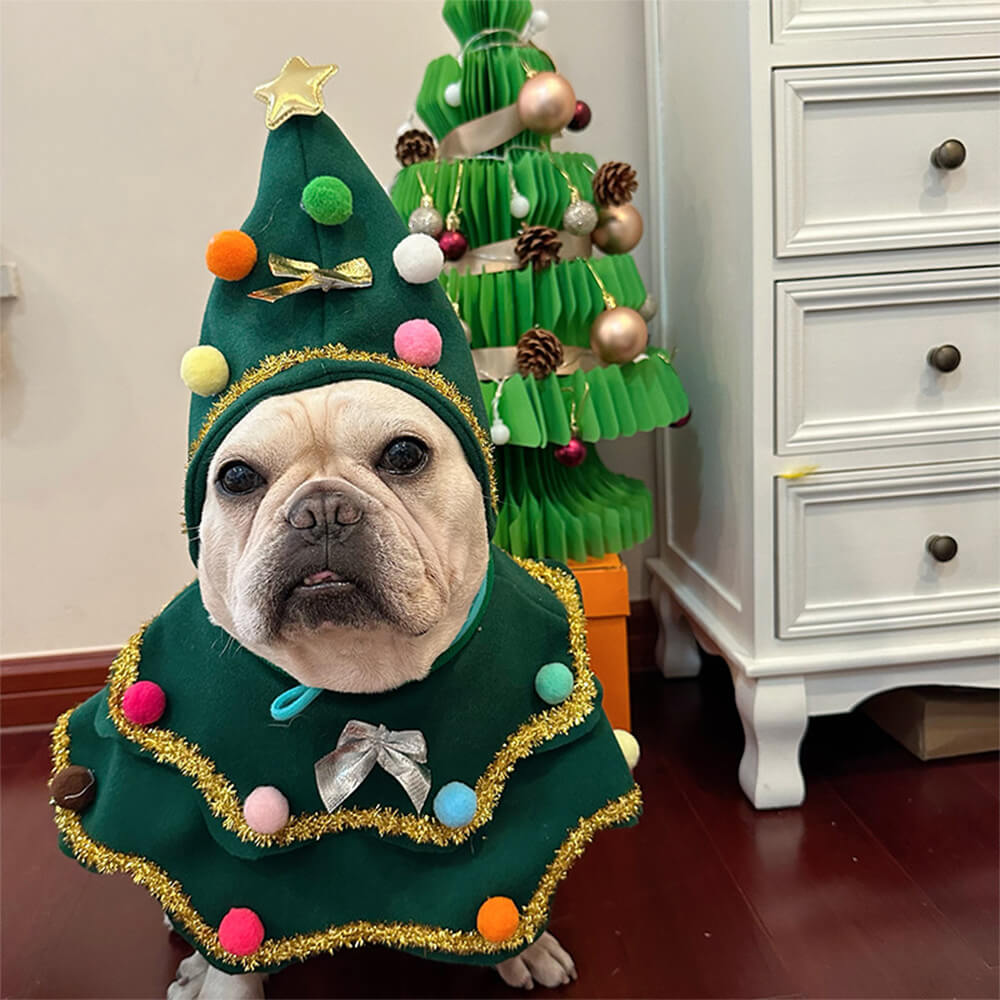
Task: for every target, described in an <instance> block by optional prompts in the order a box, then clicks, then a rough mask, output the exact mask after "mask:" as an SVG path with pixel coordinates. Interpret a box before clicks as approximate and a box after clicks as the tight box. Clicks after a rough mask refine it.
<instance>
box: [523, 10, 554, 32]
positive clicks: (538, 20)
mask: <svg viewBox="0 0 1000 1000" xmlns="http://www.w3.org/2000/svg"><path fill="white" fill-rule="evenodd" d="M548 26H549V15H548V14H547V13H546V12H545V11H544V10H536V11H535V12H534V14H532V15H531V17H530V18H529V19H528V31H529V32H530V34H531V35H537V34H538V33H539V32H540V31H544V30H545V29H546V28H547V27H548ZM529 37H530V35H529Z"/></svg>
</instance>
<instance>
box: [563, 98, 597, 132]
mask: <svg viewBox="0 0 1000 1000" xmlns="http://www.w3.org/2000/svg"><path fill="white" fill-rule="evenodd" d="M592 117H593V114H592V112H591V110H590V105H589V104H588V103H587V102H586V101H577V102H576V110H575V111H574V112H573V117H572V118H571V119H570V120H569V124H568V125H567V126H566V128H568V129H569V130H570V132H582V131H583V130H584V129H585V128H586V127H587V126H588V125H589V124H590V119H591V118H592Z"/></svg>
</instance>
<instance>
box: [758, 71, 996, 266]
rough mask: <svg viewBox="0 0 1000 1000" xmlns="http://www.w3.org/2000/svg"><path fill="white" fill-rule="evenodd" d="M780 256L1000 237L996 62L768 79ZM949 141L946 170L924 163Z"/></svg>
mask: <svg viewBox="0 0 1000 1000" xmlns="http://www.w3.org/2000/svg"><path fill="white" fill-rule="evenodd" d="M773 82H774V117H775V121H774V144H775V161H774V170H775V253H776V255H777V256H778V257H794V256H801V255H805V254H826V253H845V252H849V251H859V250H881V249H905V248H909V247H924V246H950V245H953V244H960V243H984V242H992V241H995V240H997V239H998V238H1000V181H998V178H1000V114H998V112H1000V59H960V60H951V61H946V62H910V63H884V64H873V65H857V66H820V67H812V68H803V69H780V70H775V71H774V77H773ZM948 139H958V140H959V141H960V142H961V143H962V144H963V145H964V147H965V151H966V155H965V160H964V162H963V163H962V164H961V166H958V167H955V168H953V169H951V170H947V169H943V168H940V167H936V166H934V165H933V164H932V162H931V154H932V153H933V152H934V150H936V149H937V148H938V147H939V146H940V145H941V144H942V143H943V142H945V140H948Z"/></svg>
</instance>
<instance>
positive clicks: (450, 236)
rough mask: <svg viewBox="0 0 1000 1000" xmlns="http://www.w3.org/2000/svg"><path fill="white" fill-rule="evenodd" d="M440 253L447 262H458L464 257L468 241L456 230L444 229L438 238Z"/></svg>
mask: <svg viewBox="0 0 1000 1000" xmlns="http://www.w3.org/2000/svg"><path fill="white" fill-rule="evenodd" d="M438 243H439V244H440V245H441V252H442V253H443V254H444V255H445V257H446V258H447V259H448V260H458V259H459V258H460V257H464V256H465V251H466V250H468V249H469V241H468V240H467V239H466V238H465V237H464V236H463V235H462V234H461V233H460V232H458V230H451V229H446V230H445V231H444V232H443V233H442V234H441V235H440V236H439V237H438Z"/></svg>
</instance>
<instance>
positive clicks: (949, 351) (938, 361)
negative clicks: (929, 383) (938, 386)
mask: <svg viewBox="0 0 1000 1000" xmlns="http://www.w3.org/2000/svg"><path fill="white" fill-rule="evenodd" d="M961 361H962V352H961V351H960V350H959V349H958V348H957V347H956V346H955V345H954V344H942V345H941V346H940V347H932V348H931V349H930V350H929V351H928V352H927V364H929V365H930V366H931V368H936V369H937V370H938V371H939V372H953V371H954V370H955V369H956V368H957V367H958V366H959V364H960V363H961Z"/></svg>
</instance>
